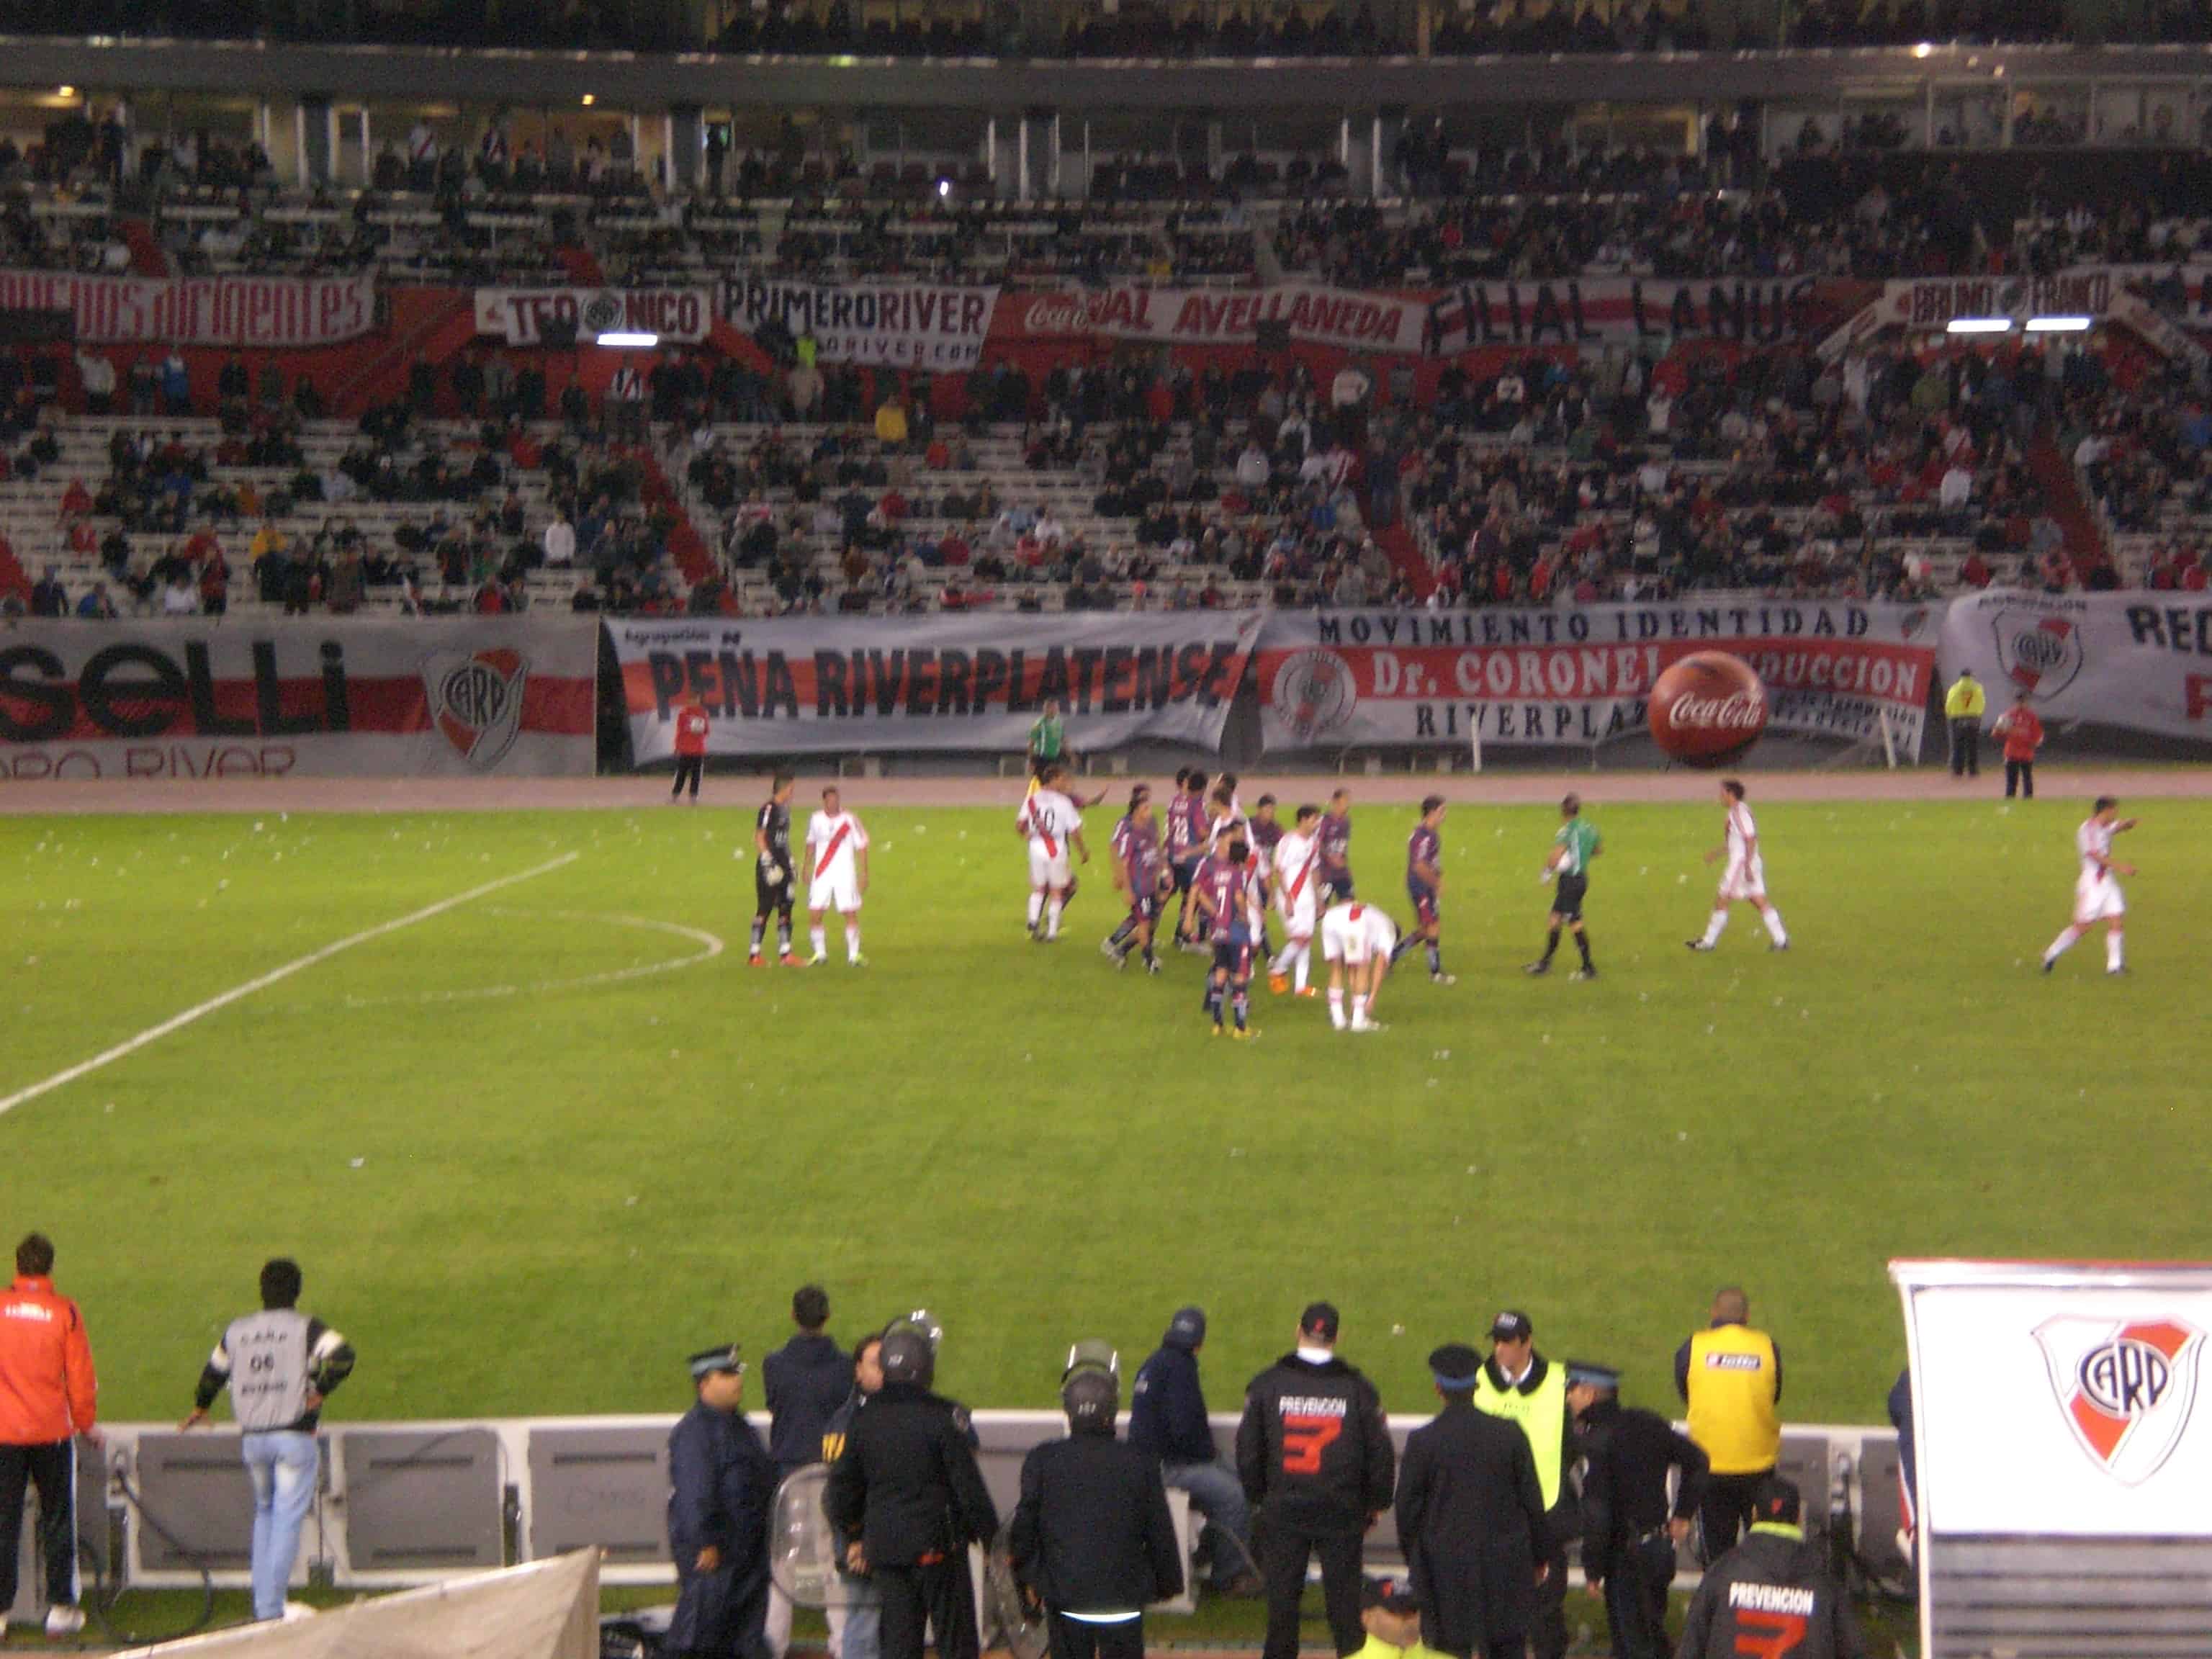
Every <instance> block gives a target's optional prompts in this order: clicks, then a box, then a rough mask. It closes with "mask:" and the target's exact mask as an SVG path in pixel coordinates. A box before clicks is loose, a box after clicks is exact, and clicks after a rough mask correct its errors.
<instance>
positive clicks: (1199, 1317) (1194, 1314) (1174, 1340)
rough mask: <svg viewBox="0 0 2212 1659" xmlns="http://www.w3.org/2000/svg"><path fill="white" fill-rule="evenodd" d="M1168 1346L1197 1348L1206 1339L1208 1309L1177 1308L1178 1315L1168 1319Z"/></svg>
mask: <svg viewBox="0 0 2212 1659" xmlns="http://www.w3.org/2000/svg"><path fill="white" fill-rule="evenodd" d="M1165 1340H1166V1343H1167V1346H1169V1347H1170V1348H1185V1349H1188V1348H1195V1347H1196V1346H1198V1345H1199V1344H1200V1343H1201V1342H1203V1341H1205V1340H1206V1310H1205V1309H1203V1308H1195V1307H1193V1308H1177V1309H1176V1316H1175V1317H1174V1318H1173V1319H1170V1321H1168V1334H1167V1336H1166V1339H1165Z"/></svg>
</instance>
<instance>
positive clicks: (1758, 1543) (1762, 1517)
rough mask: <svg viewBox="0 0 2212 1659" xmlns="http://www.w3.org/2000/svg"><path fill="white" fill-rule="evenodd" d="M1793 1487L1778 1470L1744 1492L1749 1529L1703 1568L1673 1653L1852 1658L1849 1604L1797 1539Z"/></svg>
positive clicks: (1855, 1650)
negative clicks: (1748, 1505)
mask: <svg viewBox="0 0 2212 1659" xmlns="http://www.w3.org/2000/svg"><path fill="white" fill-rule="evenodd" d="M1802 1512H1803V1504H1802V1500H1801V1499H1800V1498H1799V1497H1798V1493H1797V1488H1796V1486H1792V1485H1791V1484H1790V1482H1789V1481H1787V1480H1784V1479H1783V1478H1782V1477H1781V1476H1780V1475H1778V1474H1770V1475H1768V1476H1766V1477H1765V1479H1764V1480H1761V1481H1760V1482H1759V1488H1758V1490H1757V1491H1756V1492H1753V1494H1752V1499H1751V1531H1750V1532H1749V1533H1748V1534H1746V1535H1745V1537H1744V1541H1742V1542H1741V1544H1738V1545H1737V1546H1736V1547H1735V1548H1734V1549H1732V1550H1730V1551H1729V1552H1728V1553H1727V1554H1725V1555H1723V1556H1722V1557H1721V1559H1719V1560H1717V1561H1716V1562H1714V1563H1713V1564H1712V1565H1711V1566H1710V1567H1707V1568H1706V1569H1705V1577H1703V1578H1702V1579H1700V1580H1699V1583H1698V1593H1697V1594H1696V1595H1693V1596H1692V1597H1691V1598H1690V1616H1689V1618H1688V1619H1687V1620H1686V1621H1685V1622H1684V1623H1683V1626H1682V1641H1681V1645H1680V1646H1679V1647H1678V1648H1676V1649H1675V1650H1674V1659H1738V1656H1740V1655H1742V1654H1747V1653H1776V1654H1780V1653H1786V1654H1788V1655H1789V1656H1790V1659H1860V1655H1861V1653H1862V1652H1863V1650H1862V1649H1861V1647H1860V1645H1859V1631H1858V1625H1857V1621H1856V1620H1854V1619H1853V1618H1852V1617H1851V1604H1850V1600H1849V1598H1847V1597H1846V1596H1845V1595H1844V1593H1843V1592H1842V1590H1841V1589H1838V1587H1837V1584H1836V1581H1835V1580H1834V1578H1833V1577H1831V1576H1830V1575H1829V1572H1828V1567H1827V1563H1826V1561H1825V1560H1823V1559H1821V1553H1820V1550H1819V1549H1817V1548H1815V1547H1814V1546H1813V1545H1811V1544H1808V1543H1807V1542H1806V1541H1805V1528H1803V1527H1802V1525H1801V1524H1800V1517H1801V1516H1802Z"/></svg>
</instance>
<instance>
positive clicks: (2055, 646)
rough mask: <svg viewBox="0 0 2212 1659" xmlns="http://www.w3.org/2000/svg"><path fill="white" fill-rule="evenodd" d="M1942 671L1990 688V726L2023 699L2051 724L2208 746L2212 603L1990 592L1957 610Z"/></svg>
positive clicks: (2200, 598)
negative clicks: (2079, 723)
mask: <svg viewBox="0 0 2212 1659" xmlns="http://www.w3.org/2000/svg"><path fill="white" fill-rule="evenodd" d="M1942 663H1943V676H1944V678H1946V679H1947V680H1948V679H1950V678H1954V676H1956V675H1957V673H1958V672H1959V671H1960V669H1962V668H1965V669H1971V670H1972V671H1973V675H1974V678H1976V679H1978V680H1980V681H1981V682H1982V683H1983V684H1985V685H1986V686H1988V687H1989V694H1990V719H1991V720H1995V719H1996V717H1997V715H1999V714H2002V713H2003V712H2004V710H2005V709H2006V708H2008V707H2009V706H2010V705H2011V703H2012V701H2013V696H2014V694H2015V692H2018V691H2026V692H2027V694H2028V698H2029V701H2030V702H2033V704H2034V705H2035V708H2036V711H2037V712H2038V713H2039V714H2041V715H2042V716H2043V718H2044V720H2045V721H2051V720H2088V721H2091V722H2093V724H2095V725H2099V726H2125V727H2127V728H2128V729H2129V730H2130V731H2136V732H2160V733H2162V734H2164V735H2165V736H2166V737H2171V738H2196V739H2197V741H2198V742H2200V743H2201V742H2206V741H2212V596H2208V595H2206V594H2203V593H2167V592H2148V591H2137V592H2127V593H2031V592H2018V591H2015V590H2012V589H2008V588H2001V587H2000V588H1990V589H1988V590H1986V591H1985V592H1979V593H1970V594H1967V595H1966V596H1965V597H1963V598H1960V599H1954V600H1952V601H1951V607H1950V610H1949V612H1948V614H1947V615H1946V616H1945V617H1944V619H1943V649H1942Z"/></svg>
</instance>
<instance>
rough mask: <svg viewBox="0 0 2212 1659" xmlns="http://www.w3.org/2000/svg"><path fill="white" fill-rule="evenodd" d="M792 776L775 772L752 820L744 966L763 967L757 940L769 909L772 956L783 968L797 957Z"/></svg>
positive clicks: (764, 930) (763, 930) (765, 929)
mask: <svg viewBox="0 0 2212 1659" xmlns="http://www.w3.org/2000/svg"><path fill="white" fill-rule="evenodd" d="M792 783H793V779H792V775H791V774H790V773H788V772H779V773H777V774H776V775H775V781H773V782H772V783H771V784H770V785H769V794H768V799H766V800H764V801H763V802H762V803H761V810H760V815H759V817H756V818H755V819H754V820H753V852H754V854H755V860H754V863H753V939H752V947H751V949H750V950H749V951H747V952H746V953H745V965H746V966H747V967H749V968H764V967H766V966H767V965H768V964H767V963H765V962H764V961H763V960H762V957H761V939H762V938H763V936H764V935H765V934H766V933H767V932H768V918H769V911H771V910H773V911H774V912H775V954H776V959H777V960H778V961H779V962H781V963H783V965H784V966H785V967H787V968H796V967H798V966H799V958H798V957H795V956H793V954H792V953H791V905H792V889H793V886H794V884H795V883H794V881H793V874H792V868H791V789H792Z"/></svg>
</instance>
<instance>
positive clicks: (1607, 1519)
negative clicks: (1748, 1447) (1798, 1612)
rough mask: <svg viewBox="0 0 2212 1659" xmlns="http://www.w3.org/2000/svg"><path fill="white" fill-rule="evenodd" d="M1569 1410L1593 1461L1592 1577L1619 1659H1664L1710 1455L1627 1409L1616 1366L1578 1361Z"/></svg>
mask: <svg viewBox="0 0 2212 1659" xmlns="http://www.w3.org/2000/svg"><path fill="white" fill-rule="evenodd" d="M1567 1406H1568V1407H1569V1409H1570V1410H1571V1411H1572V1412H1573V1413H1574V1414H1575V1421H1576V1424H1577V1426H1578V1427H1579V1428H1580V1430H1581V1433H1582V1447H1583V1458H1584V1459H1585V1460H1586V1461H1585V1462H1584V1464H1583V1504H1582V1509H1583V1577H1584V1578H1585V1579H1586V1580H1588V1581H1589V1592H1590V1594H1591V1595H1595V1596H1599V1597H1601V1598H1602V1599H1603V1600H1604V1602H1605V1615H1606V1622H1607V1626H1609V1627H1610V1629H1611V1631H1612V1633H1613V1659H1665V1655H1666V1652H1667V1586H1668V1585H1669V1584H1671V1583H1674V1546H1675V1545H1676V1544H1678V1543H1679V1542H1680V1541H1682V1540H1683V1539H1684V1538H1686V1537H1687V1536H1689V1533H1690V1520H1691V1517H1692V1516H1695V1515H1696V1514H1697V1512H1698V1502H1699V1498H1702V1497H1703V1496H1704V1493H1705V1453H1704V1452H1702V1451H1700V1450H1699V1449H1698V1446H1697V1443H1695V1442H1694V1441H1692V1440H1689V1439H1686V1438H1685V1437H1683V1436H1681V1435H1680V1434H1678V1433H1676V1432H1675V1431H1674V1425H1673V1424H1671V1423H1669V1422H1668V1421H1667V1420H1666V1419H1664V1418H1662V1417H1661V1416H1660V1415H1659V1414H1658V1413H1656V1412H1647V1411H1644V1410H1643V1409H1642V1408H1641V1407H1633V1406H1623V1405H1622V1404H1621V1403H1620V1372H1619V1371H1617V1370H1613V1368H1612V1367H1611V1366H1610V1365H1598V1364H1590V1363H1589V1362H1586V1361H1583V1360H1576V1359H1571V1360H1569V1361H1568V1362H1567ZM1677 1474H1678V1475H1679V1480H1678V1484H1677V1485H1676V1486H1675V1489H1674V1496H1673V1498H1671V1499H1670V1498H1668V1478H1669V1476H1670V1475H1677Z"/></svg>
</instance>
